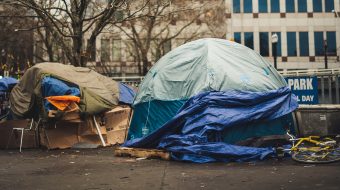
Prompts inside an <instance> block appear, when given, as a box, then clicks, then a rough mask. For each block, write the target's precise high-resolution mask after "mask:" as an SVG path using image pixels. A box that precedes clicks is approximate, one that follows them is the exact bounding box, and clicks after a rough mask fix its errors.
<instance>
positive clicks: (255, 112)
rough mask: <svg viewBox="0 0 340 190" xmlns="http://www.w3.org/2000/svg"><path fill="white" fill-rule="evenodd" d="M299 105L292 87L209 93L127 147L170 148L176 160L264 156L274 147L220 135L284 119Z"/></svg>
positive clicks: (190, 100)
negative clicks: (236, 141)
mask: <svg viewBox="0 0 340 190" xmlns="http://www.w3.org/2000/svg"><path fill="white" fill-rule="evenodd" d="M297 107H298V104H297V101H296V97H295V96H294V95H293V94H292V93H291V91H290V89H289V88H288V87H282V88H279V89H277V90H271V91H267V92H249V91H237V90H230V91H227V92H216V91H214V92H205V93H201V94H199V95H197V96H194V97H193V98H190V99H189V100H188V101H187V102H186V103H185V104H184V105H183V107H182V108H181V109H180V110H179V112H178V114H177V115H176V116H175V117H174V118H173V119H171V120H170V121H168V122H167V123H166V124H164V125H163V126H162V127H161V128H159V129H157V130H156V131H154V132H152V133H151V134H149V135H147V136H145V137H143V138H137V139H132V140H129V141H127V142H126V143H125V144H124V146H127V147H140V148H161V149H166V150H168V151H170V152H171V153H172V158H174V159H177V160H185V161H192V162H198V163H205V162H213V161H229V160H233V161H250V160H257V159H263V158H265V157H267V156H268V155H272V154H273V153H274V152H273V150H272V149H270V148H254V147H243V146H235V145H231V144H227V143H225V142H222V141H221V139H219V138H218V137H219V136H221V134H222V133H223V131H224V130H226V129H228V128H230V127H237V126H241V125H246V124H251V123H254V122H257V121H261V120H268V121H269V120H273V119H276V118H280V117H282V116H284V115H286V114H289V113H291V112H292V111H294V110H295V109H296V108H297ZM268 127H270V126H268ZM236 150H237V151H236ZM221 158H223V159H221Z"/></svg>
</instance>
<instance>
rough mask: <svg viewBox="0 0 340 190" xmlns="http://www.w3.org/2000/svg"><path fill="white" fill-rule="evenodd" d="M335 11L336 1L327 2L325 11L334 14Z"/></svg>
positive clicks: (328, 0) (327, 0)
mask: <svg viewBox="0 0 340 190" xmlns="http://www.w3.org/2000/svg"><path fill="white" fill-rule="evenodd" d="M332 10H334V0H325V11H326V12H332Z"/></svg>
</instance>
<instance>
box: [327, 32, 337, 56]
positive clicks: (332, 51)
mask: <svg viewBox="0 0 340 190" xmlns="http://www.w3.org/2000/svg"><path fill="white" fill-rule="evenodd" d="M326 37H327V53H328V55H333V56H335V55H336V37H335V32H327V33H326Z"/></svg>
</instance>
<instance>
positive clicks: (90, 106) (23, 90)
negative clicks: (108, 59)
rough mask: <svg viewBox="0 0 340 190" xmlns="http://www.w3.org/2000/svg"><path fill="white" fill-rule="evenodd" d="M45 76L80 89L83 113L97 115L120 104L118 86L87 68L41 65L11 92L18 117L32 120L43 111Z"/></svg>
mask: <svg viewBox="0 0 340 190" xmlns="http://www.w3.org/2000/svg"><path fill="white" fill-rule="evenodd" d="M45 76H51V77H54V78H56V79H59V80H62V81H66V82H70V83H73V84H75V85H78V87H79V89H80V94H81V97H80V103H79V108H80V112H82V113H87V114H96V113H100V112H103V111H106V110H110V109H112V108H113V107H114V106H115V105H117V104H118V98H119V86H118V83H117V82H115V81H113V80H112V79H111V78H109V77H106V76H103V75H101V74H99V73H97V72H95V71H93V70H91V69H88V68H84V67H74V66H71V65H64V64H60V63H40V64H37V65H35V66H33V67H31V68H30V69H28V70H27V71H26V72H25V74H24V75H23V77H22V78H21V80H20V82H19V83H18V84H17V85H16V86H15V87H14V88H13V90H12V92H11V96H10V103H11V110H12V111H13V113H14V114H15V115H16V116H19V117H23V118H25V117H26V118H27V117H32V115H31V114H32V113H36V108H37V107H38V108H39V109H40V110H42V108H41V106H39V105H41V103H42V95H41V81H42V79H43V78H44V77H45Z"/></svg>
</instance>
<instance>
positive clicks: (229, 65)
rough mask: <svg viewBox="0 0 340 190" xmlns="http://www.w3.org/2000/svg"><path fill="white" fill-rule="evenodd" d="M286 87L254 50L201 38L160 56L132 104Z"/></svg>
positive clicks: (224, 41) (269, 65) (226, 42)
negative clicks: (204, 94)
mask: <svg viewBox="0 0 340 190" xmlns="http://www.w3.org/2000/svg"><path fill="white" fill-rule="evenodd" d="M284 86H286V82H285V80H284V78H283V77H282V76H281V75H280V74H279V73H278V72H277V71H276V70H275V68H274V67H273V66H272V64H271V63H270V62H269V61H268V60H266V59H265V58H263V57H261V55H260V54H258V53H257V52H255V51H254V50H252V49H250V48H248V47H246V46H243V45H241V44H238V43H235V42H231V41H228V40H223V39H212V38H206V39H200V40H196V41H192V42H189V43H186V44H184V45H182V46H179V47H177V48H175V49H174V50H172V51H170V52H169V53H167V54H166V55H165V56H164V57H162V58H161V59H160V60H159V61H158V62H157V63H156V64H155V65H154V66H153V67H152V68H151V69H150V71H149V72H148V74H147V75H146V76H145V78H144V80H143V82H142V83H141V85H140V86H139V92H138V94H137V96H136V99H135V101H134V105H137V104H139V103H142V102H149V101H152V100H165V101H172V100H187V99H189V98H191V97H193V96H194V95H197V94H199V93H201V92H207V91H229V90H241V91H252V92H264V91H268V90H276V89H278V88H281V87H284Z"/></svg>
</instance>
